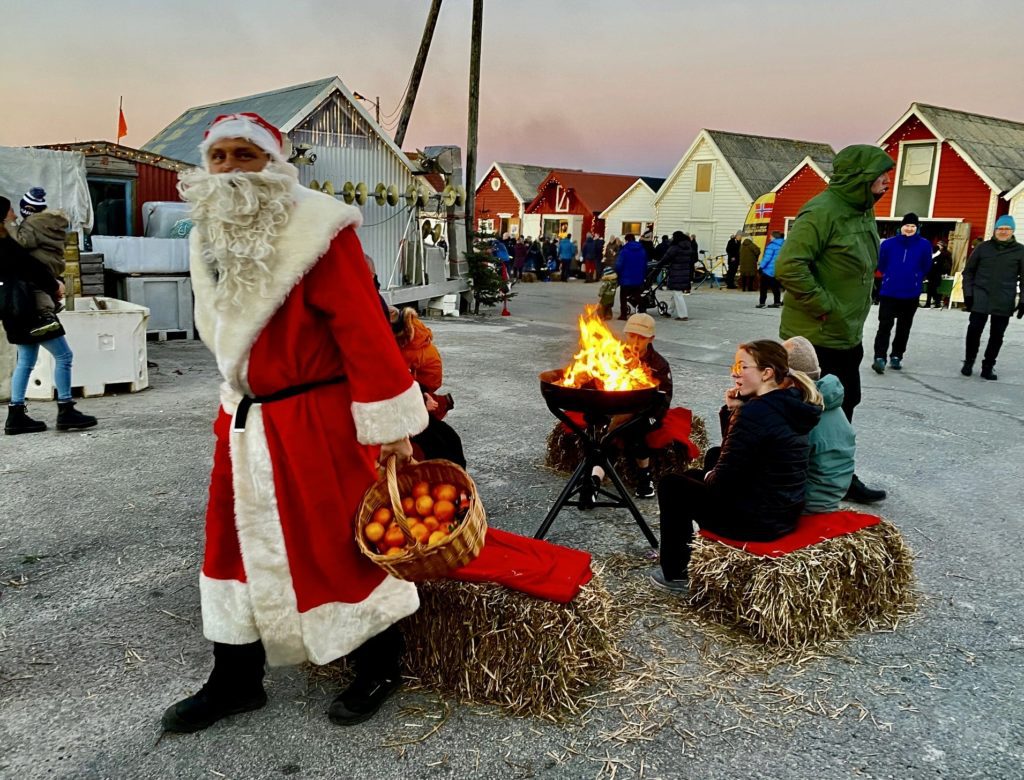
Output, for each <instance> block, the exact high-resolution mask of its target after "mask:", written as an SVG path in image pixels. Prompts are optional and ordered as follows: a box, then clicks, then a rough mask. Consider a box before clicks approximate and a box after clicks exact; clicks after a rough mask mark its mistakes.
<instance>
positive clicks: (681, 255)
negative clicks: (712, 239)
mask: <svg viewBox="0 0 1024 780" xmlns="http://www.w3.org/2000/svg"><path fill="white" fill-rule="evenodd" d="M694 261H695V255H694V251H693V244H691V243H690V237H689V236H688V235H686V233H684V232H683V231H681V230H677V231H675V232H674V233H673V234H672V243H671V244H669V246H668V249H667V250H666V251H665V255H664V257H663V258H662V263H663V264H664V265H665V266H666V267H667V268H668V282H667V284H666V285H665V286H666V287H668V289H669V290H670V291H671V293H672V308H673V310H674V311H673V312H672V316H674V317H675V318H676V319H677V320H686V319H689V314H688V312H687V310H686V298H684V297H683V292H685V291H686V290H689V289H690V280H691V279H692V278H693V264H694Z"/></svg>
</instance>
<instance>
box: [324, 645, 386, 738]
mask: <svg viewBox="0 0 1024 780" xmlns="http://www.w3.org/2000/svg"><path fill="white" fill-rule="evenodd" d="M404 650H405V642H404V640H403V639H402V633H401V631H400V630H399V629H398V627H397V626H391V627H389V628H387V629H385V630H384V631H382V632H381V633H379V634H377V636H374V637H370V638H369V639H367V640H366V641H365V642H364V643H363V644H362V645H361V646H360V647H358V648H357V649H355V650H353V651H352V653H351V654H350V655H349V658H351V659H352V664H353V666H354V667H355V672H356V676H355V679H354V680H352V682H351V683H350V684H349V686H348V687H347V688H346V689H345V690H344V691H342V692H341V693H339V694H338V696H337V697H336V698H335V699H334V701H333V702H331V707H330V709H329V710H328V711H327V716H328V717H329V718H330V719H331V722H332V723H336V724H337V725H339V726H354V725H355V724H356V723H362V722H363V721H364V720H369V719H370V718H372V717H373V716H374V715H375V714H376V713H377V710H379V709H380V708H381V705H382V704H384V702H385V701H387V700H388V697H390V696H391V694H393V693H394V692H395V691H397V690H398V689H399V688H400V687H401V686H402V669H401V664H402V653H403V651H404Z"/></svg>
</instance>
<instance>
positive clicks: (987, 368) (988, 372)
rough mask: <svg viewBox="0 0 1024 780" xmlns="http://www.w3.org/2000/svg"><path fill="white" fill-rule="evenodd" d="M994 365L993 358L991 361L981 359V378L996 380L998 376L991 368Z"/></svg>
mask: <svg viewBox="0 0 1024 780" xmlns="http://www.w3.org/2000/svg"><path fill="white" fill-rule="evenodd" d="M995 367H996V362H995V361H994V360H993V361H991V362H989V361H988V360H983V361H981V378H982V379H988V380H989V381H992V382H994V381H996V380H997V379H998V378H999V377H997V376H996V372H995V371H993V370H992V369H993V368H995Z"/></svg>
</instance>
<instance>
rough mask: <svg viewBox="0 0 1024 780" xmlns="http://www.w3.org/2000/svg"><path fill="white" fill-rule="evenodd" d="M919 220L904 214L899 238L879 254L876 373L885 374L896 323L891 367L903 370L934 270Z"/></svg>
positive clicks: (890, 240)
mask: <svg viewBox="0 0 1024 780" xmlns="http://www.w3.org/2000/svg"><path fill="white" fill-rule="evenodd" d="M920 222H921V221H920V220H919V219H918V218H917V214H914V213H913V212H911V213H909V214H905V215H904V216H903V221H902V222H901V223H900V232H899V235H896V236H893V237H892V238H887V239H885V241H883V242H882V245H881V248H880V249H879V251H878V270H879V271H881V272H882V287H881V290H880V291H879V296H878V300H879V303H878V332H877V333H876V334H875V360H874V362H873V363H872V364H871V368H872V369H873V370H874V372H875V373H876V374H884V373H885V358H886V354H887V353H888V352H889V335H890V334H891V333H892V326H893V323H894V322H895V323H896V338H894V339H893V340H892V353H891V354H890V356H889V367H890V368H892V370H893V371H900V370H902V369H903V355H904V353H905V352H906V351H907V341H908V340H909V339H910V329H911V327H913V325H914V315H915V314H917V307H918V301H920V299H921V287H922V285H923V283H924V280H925V277H926V276H927V275H928V269H930V268H931V267H932V245H931V243H929V241H928V239H927V238H923V237H922V236H920V235H918V232H917V231H918V226H919V225H920Z"/></svg>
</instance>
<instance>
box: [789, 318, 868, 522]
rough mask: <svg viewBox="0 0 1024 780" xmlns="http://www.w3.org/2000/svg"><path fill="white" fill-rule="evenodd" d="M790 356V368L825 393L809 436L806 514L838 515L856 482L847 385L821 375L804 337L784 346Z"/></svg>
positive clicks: (832, 377)
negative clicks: (845, 408) (845, 401)
mask: <svg viewBox="0 0 1024 780" xmlns="http://www.w3.org/2000/svg"><path fill="white" fill-rule="evenodd" d="M783 346H784V347H785V348H786V351H787V352H788V353H789V367H790V369H796V370H797V371H803V372H804V373H805V374H807V376H809V377H810V378H811V379H813V380H814V384H815V386H816V387H817V388H818V392H819V393H821V398H822V402H823V403H824V407H825V409H824V411H823V412H822V413H821V419H820V420H819V421H818V424H817V425H815V426H814V428H813V429H812V430H811V432H810V434H808V442H809V443H810V445H811V452H810V459H809V462H808V467H807V488H806V490H805V491H804V494H805V497H804V512H807V513H812V512H834V511H836V510H837V509H838V508H839V502H840V501H842V500H843V497H844V496H845V495H846V492H847V491H848V490H849V489H850V481H851V480H852V479H853V472H854V454H855V452H856V449H857V434H856V433H855V432H854V430H853V426H852V425H850V421H849V420H848V419H846V415H845V414H844V413H843V397H844V396H845V391H844V389H843V383H842V382H840V381H839V378H838V377H837V376H836V375H835V374H826V375H825V376H822V375H821V366H820V365H819V364H818V355H817V353H815V351H814V345H813V344H811V342H809V341H808V340H807V339H805V338H804V337H803V336H794V337H793V338H791V339H787V340H786V341H784V342H783Z"/></svg>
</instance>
